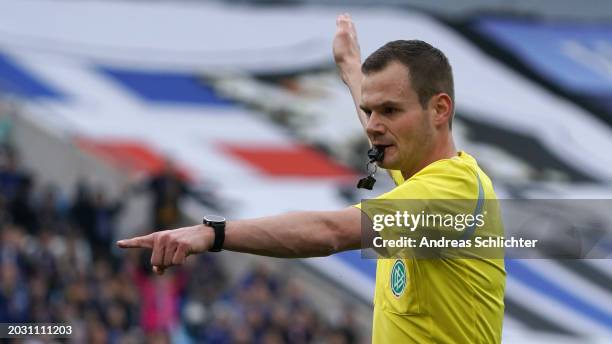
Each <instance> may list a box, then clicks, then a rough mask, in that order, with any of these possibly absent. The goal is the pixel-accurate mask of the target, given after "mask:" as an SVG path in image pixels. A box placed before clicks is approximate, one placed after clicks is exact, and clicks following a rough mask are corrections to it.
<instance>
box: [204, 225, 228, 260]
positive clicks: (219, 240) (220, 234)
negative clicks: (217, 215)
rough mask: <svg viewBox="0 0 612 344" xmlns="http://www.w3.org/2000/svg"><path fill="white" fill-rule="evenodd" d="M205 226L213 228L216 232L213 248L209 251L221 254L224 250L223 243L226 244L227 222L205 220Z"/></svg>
mask: <svg viewBox="0 0 612 344" xmlns="http://www.w3.org/2000/svg"><path fill="white" fill-rule="evenodd" d="M204 224H205V225H207V226H209V227H211V228H212V229H213V231H214V232H215V240H214V242H213V245H212V247H211V248H210V249H209V250H208V251H209V252H219V251H221V250H223V243H224V242H225V222H211V221H206V220H204Z"/></svg>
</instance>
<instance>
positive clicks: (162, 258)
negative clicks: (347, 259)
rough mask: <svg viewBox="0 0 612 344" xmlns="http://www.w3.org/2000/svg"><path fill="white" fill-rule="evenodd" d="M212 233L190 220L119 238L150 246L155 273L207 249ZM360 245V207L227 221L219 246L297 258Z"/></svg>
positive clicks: (137, 245) (125, 243) (136, 245)
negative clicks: (175, 226) (180, 225)
mask: <svg viewBox="0 0 612 344" xmlns="http://www.w3.org/2000/svg"><path fill="white" fill-rule="evenodd" d="M213 241H214V232H213V230H212V229H211V228H208V227H206V226H205V225H195V226H191V227H183V228H178V229H174V230H167V231H161V232H155V233H151V234H149V235H145V236H140V237H135V238H132V239H126V240H120V241H119V242H117V245H118V246H119V247H121V248H148V249H151V250H152V254H151V264H152V265H153V268H154V270H155V271H156V272H157V273H163V271H164V269H166V268H167V267H169V266H173V265H180V264H183V263H184V262H185V259H186V258H187V256H189V255H191V254H195V253H202V252H206V251H208V250H209V249H210V248H211V247H212V244H213ZM360 246H361V211H360V210H359V209H357V208H354V207H349V208H346V209H343V210H338V211H312V212H296V213H288V214H284V215H278V216H269V217H263V218H259V219H252V220H239V221H228V222H227V224H226V229H225V243H224V245H223V248H224V249H225V250H229V251H237V252H245V253H252V254H257V255H262V256H270V257H282V258H301V257H317V256H327V255H330V254H332V253H336V252H340V251H345V250H350V249H358V248H360Z"/></svg>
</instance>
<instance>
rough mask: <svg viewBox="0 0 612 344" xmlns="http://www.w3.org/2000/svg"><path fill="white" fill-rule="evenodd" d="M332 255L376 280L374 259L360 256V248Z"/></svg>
mask: <svg viewBox="0 0 612 344" xmlns="http://www.w3.org/2000/svg"><path fill="white" fill-rule="evenodd" d="M334 257H338V258H340V260H341V261H342V262H343V263H346V264H347V265H349V266H350V267H352V268H354V269H355V270H358V271H359V272H361V273H362V274H364V275H366V276H367V277H371V278H372V279H373V280H376V259H367V258H362V257H361V251H360V250H354V251H345V252H340V253H337V254H335V255H334Z"/></svg>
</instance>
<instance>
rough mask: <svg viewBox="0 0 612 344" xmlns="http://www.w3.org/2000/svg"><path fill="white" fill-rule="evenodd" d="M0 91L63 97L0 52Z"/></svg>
mask: <svg viewBox="0 0 612 344" xmlns="http://www.w3.org/2000/svg"><path fill="white" fill-rule="evenodd" d="M0 92H3V93H11V94H16V95H19V96H23V97H31V98H35V97H45V98H63V97H64V96H63V95H62V94H60V93H59V92H57V91H56V90H54V89H53V88H51V87H50V86H49V85H46V84H44V83H43V82H41V81H39V80H37V79H36V78H35V77H34V76H32V75H30V74H29V73H28V72H27V71H26V70H24V69H23V68H20V67H19V66H18V65H17V64H15V63H14V62H13V61H11V59H10V58H8V57H7V56H5V55H2V54H0Z"/></svg>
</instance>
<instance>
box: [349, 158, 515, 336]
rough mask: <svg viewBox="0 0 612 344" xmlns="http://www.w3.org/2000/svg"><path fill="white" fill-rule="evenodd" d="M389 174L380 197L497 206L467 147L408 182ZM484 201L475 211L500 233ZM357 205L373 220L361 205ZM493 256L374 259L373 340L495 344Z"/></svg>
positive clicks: (498, 275) (500, 299) (500, 287)
mask: <svg viewBox="0 0 612 344" xmlns="http://www.w3.org/2000/svg"><path fill="white" fill-rule="evenodd" d="M391 177H392V178H393V180H394V181H395V183H396V185H397V186H396V188H394V189H393V190H391V191H390V192H388V193H385V194H383V195H381V196H379V197H377V198H376V199H377V200H402V199H422V200H482V199H486V200H492V201H493V203H495V204H497V201H496V199H497V196H496V195H495V192H494V190H493V185H492V183H491V180H490V179H489V178H488V177H487V175H486V174H485V173H484V172H483V171H482V170H481V169H480V168H479V166H478V164H477V163H476V160H475V159H474V158H473V157H471V156H470V155H469V154H467V153H465V152H459V154H458V155H457V156H456V157H453V158H450V159H442V160H438V161H436V162H434V163H432V164H430V165H428V166H427V167H425V168H424V169H422V170H421V171H419V172H418V173H416V174H415V175H414V176H412V177H410V178H409V179H408V180H404V178H403V177H402V174H401V172H400V171H391ZM479 204H480V205H479V206H482V203H479ZM479 206H476V205H474V208H476V207H479ZM484 207H485V208H484V209H478V210H477V212H483V213H485V214H487V215H486V217H487V219H486V221H487V222H488V223H492V224H494V226H496V227H498V228H495V229H493V231H495V232H496V234H497V235H502V233H503V227H502V224H501V216H500V214H499V211H497V210H495V211H489V212H488V213H487V209H486V205H485V206H484ZM360 208H361V209H362V211H364V213H366V215H368V216H369V217H370V218H372V214H371V213H370V214H368V211H367V210H364V207H363V204H362V205H361V206H360ZM395 210H396V209H393V211H395ZM472 210H475V209H472ZM389 211H391V210H389ZM380 234H381V236H383V237H384V236H385V234H384V231H383V232H381V233H380ZM502 257H503V256H502ZM496 258H497V259H489V258H487V259H457V258H450V259H449V258H434V259H422V258H419V259H416V258H402V259H383V258H381V259H378V261H377V267H376V290H375V295H374V318H373V326H372V332H373V333H372V342H373V343H486V344H489V343H500V342H501V333H502V320H503V315H504V289H505V278H506V272H505V269H504V260H503V258H501V257H496Z"/></svg>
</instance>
